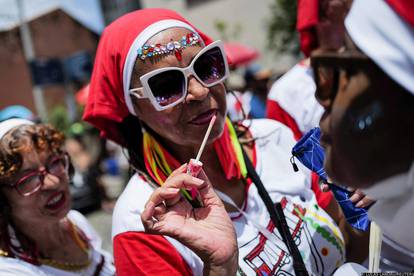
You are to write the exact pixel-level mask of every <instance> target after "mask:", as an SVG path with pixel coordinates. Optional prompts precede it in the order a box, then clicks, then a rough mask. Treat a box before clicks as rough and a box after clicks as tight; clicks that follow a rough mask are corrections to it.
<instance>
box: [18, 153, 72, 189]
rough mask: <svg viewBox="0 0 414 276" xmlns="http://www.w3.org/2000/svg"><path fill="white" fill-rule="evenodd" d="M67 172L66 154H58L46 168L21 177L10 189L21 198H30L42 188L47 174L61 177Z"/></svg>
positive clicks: (67, 161)
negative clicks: (14, 190) (13, 189)
mask: <svg viewBox="0 0 414 276" xmlns="http://www.w3.org/2000/svg"><path fill="white" fill-rule="evenodd" d="M68 172H69V156H68V154H67V153H63V154H59V155H56V156H54V157H53V158H52V159H51V160H50V161H49V162H48V163H47V164H46V166H44V167H42V168H40V169H38V170H35V171H31V172H29V173H28V174H26V175H24V176H22V177H21V178H20V179H19V180H18V181H16V182H15V183H14V184H13V185H11V186H10V187H11V188H15V189H16V191H17V192H18V193H19V194H20V195H22V196H25V197H26V196H30V195H32V194H34V193H36V192H37V191H38V190H39V189H40V188H41V187H42V185H43V184H44V179H45V177H46V175H47V174H51V175H54V176H57V177H63V176H64V175H65V174H68Z"/></svg>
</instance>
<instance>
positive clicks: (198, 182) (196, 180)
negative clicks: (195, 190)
mask: <svg viewBox="0 0 414 276" xmlns="http://www.w3.org/2000/svg"><path fill="white" fill-rule="evenodd" d="M191 179H192V180H193V181H194V182H195V183H196V184H199V185H201V184H203V183H204V180H202V179H200V178H197V177H192V178H191Z"/></svg>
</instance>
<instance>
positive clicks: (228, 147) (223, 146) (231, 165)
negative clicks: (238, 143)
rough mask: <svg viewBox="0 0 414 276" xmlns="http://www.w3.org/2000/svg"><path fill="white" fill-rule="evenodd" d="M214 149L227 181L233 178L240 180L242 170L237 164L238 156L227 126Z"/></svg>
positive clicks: (215, 143)
mask: <svg viewBox="0 0 414 276" xmlns="http://www.w3.org/2000/svg"><path fill="white" fill-rule="evenodd" d="M213 145H214V149H215V150H216V153H217V156H218V158H219V161H220V164H221V167H222V168H223V171H224V174H225V175H226V179H227V180H230V179H232V178H233V177H235V178H237V179H240V178H241V170H240V168H239V166H238V163H237V156H236V153H235V152H234V150H233V146H232V144H231V138H230V133H229V129H228V127H227V124H226V125H225V126H224V130H223V134H222V135H221V137H220V138H219V139H217V140H216V141H215V142H214V144H213Z"/></svg>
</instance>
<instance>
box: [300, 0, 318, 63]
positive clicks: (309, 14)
mask: <svg viewBox="0 0 414 276" xmlns="http://www.w3.org/2000/svg"><path fill="white" fill-rule="evenodd" d="M318 22H319V1H318V0H298V14H297V24H296V29H297V30H298V32H299V39H300V49H301V50H302V52H303V54H304V55H305V56H306V57H308V56H309V55H310V53H311V51H312V50H314V49H316V48H317V47H318V38H317V36H316V31H315V26H316V24H318Z"/></svg>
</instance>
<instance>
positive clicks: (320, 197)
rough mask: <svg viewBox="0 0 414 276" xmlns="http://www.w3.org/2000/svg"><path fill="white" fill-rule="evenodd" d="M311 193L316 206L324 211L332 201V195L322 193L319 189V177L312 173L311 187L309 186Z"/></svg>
mask: <svg viewBox="0 0 414 276" xmlns="http://www.w3.org/2000/svg"><path fill="white" fill-rule="evenodd" d="M311 189H312V191H313V192H314V193H315V197H316V201H317V202H318V205H319V206H320V207H321V208H322V209H325V210H326V208H327V207H328V205H329V203H331V200H332V199H333V194H332V193H331V192H323V191H322V190H321V188H320V187H319V176H318V175H317V174H316V173H314V172H312V185H311Z"/></svg>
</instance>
